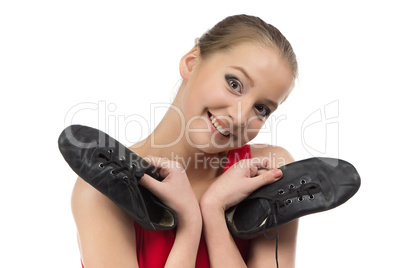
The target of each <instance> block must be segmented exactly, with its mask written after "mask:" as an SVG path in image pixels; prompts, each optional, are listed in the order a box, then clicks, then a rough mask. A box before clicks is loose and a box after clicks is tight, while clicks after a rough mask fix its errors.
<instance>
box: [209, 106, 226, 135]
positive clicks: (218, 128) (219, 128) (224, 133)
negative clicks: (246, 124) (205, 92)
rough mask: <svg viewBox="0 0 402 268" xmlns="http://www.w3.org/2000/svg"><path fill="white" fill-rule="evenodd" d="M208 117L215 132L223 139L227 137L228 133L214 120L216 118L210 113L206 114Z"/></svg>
mask: <svg viewBox="0 0 402 268" xmlns="http://www.w3.org/2000/svg"><path fill="white" fill-rule="evenodd" d="M208 115H209V119H210V120H211V123H212V124H213V125H214V127H215V128H216V130H218V131H219V133H220V134H222V135H223V136H225V137H229V136H230V132H229V131H227V130H225V129H224V128H223V127H222V126H221V125H220V124H219V122H218V120H216V118H215V117H214V116H213V115H212V114H211V113H210V112H208Z"/></svg>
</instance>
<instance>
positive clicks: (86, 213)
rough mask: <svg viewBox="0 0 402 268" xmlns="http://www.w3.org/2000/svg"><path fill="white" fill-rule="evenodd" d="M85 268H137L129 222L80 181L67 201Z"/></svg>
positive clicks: (127, 218)
mask: <svg viewBox="0 0 402 268" xmlns="http://www.w3.org/2000/svg"><path fill="white" fill-rule="evenodd" d="M71 206H72V212H73V215H74V220H75V223H76V225H77V229H78V241H79V244H80V251H81V257H82V261H83V264H84V266H85V268H93V267H96V268H102V267H122V268H125V267H127V268H135V267H138V264H137V255H136V243H135V240H136V239H135V231H134V226H133V221H132V220H131V219H130V218H129V217H128V216H127V215H126V213H124V212H123V211H122V210H121V209H120V208H119V207H117V206H116V205H115V204H114V203H113V202H112V201H110V200H109V199H108V198H107V197H106V196H104V195H103V194H101V193H100V192H98V191H97V190H96V189H95V188H93V187H92V186H91V185H89V184H88V183H86V182H85V181H84V180H82V179H81V178H78V179H77V182H76V184H75V186H74V190H73V194H72V199H71Z"/></svg>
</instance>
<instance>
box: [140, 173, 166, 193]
mask: <svg viewBox="0 0 402 268" xmlns="http://www.w3.org/2000/svg"><path fill="white" fill-rule="evenodd" d="M160 183H161V182H160V181H158V180H155V178H153V177H151V176H149V175H148V174H144V176H142V178H141V179H140V181H139V184H140V185H142V186H144V187H145V188H147V189H148V190H150V191H151V192H152V193H154V194H155V195H156V194H157V192H158V190H159V184H160Z"/></svg>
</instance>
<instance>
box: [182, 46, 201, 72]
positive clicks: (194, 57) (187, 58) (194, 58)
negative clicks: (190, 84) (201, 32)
mask: <svg viewBox="0 0 402 268" xmlns="http://www.w3.org/2000/svg"><path fill="white" fill-rule="evenodd" d="M199 60H200V48H199V47H198V46H195V47H194V48H193V49H191V50H190V51H189V52H188V53H187V54H186V55H184V56H183V57H182V58H181V60H180V66H179V68H180V76H181V78H183V80H188V78H189V77H190V75H191V73H192V71H193V70H194V67H195V66H196V64H197V63H198V62H199Z"/></svg>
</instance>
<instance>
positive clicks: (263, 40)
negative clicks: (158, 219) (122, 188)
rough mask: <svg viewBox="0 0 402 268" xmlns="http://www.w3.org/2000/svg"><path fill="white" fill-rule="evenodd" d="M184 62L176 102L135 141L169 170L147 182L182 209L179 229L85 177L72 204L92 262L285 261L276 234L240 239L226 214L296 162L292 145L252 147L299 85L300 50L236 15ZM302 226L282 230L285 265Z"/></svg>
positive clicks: (86, 261)
mask: <svg viewBox="0 0 402 268" xmlns="http://www.w3.org/2000/svg"><path fill="white" fill-rule="evenodd" d="M179 68H180V75H181V77H182V79H183V81H182V84H181V86H180V88H179V91H178V93H177V95H176V97H175V99H174V101H173V103H172V106H171V108H170V109H169V110H168V111H167V113H166V115H165V116H164V118H163V119H162V121H161V122H160V124H159V125H158V126H157V127H156V129H155V130H154V132H153V133H152V134H151V135H150V136H149V137H147V138H146V139H145V140H143V141H141V142H139V143H138V144H134V145H133V146H132V147H131V149H132V150H133V151H134V152H135V153H137V154H138V155H140V156H141V157H146V159H147V160H148V161H149V162H150V163H151V164H152V165H154V166H156V167H157V168H159V169H160V175H161V176H162V177H163V178H164V180H163V181H162V182H159V181H156V180H154V179H153V178H151V177H149V176H148V175H144V177H143V178H142V179H141V181H140V183H141V185H143V186H144V187H146V188H148V189H149V190H150V191H151V192H152V193H154V194H155V195H156V196H158V197H159V198H160V199H161V200H162V201H163V202H164V203H165V204H166V205H168V206H169V207H171V208H172V209H174V210H175V211H176V213H177V218H178V221H177V227H176V229H174V230H169V231H159V232H152V231H147V230H145V229H143V228H142V227H140V226H139V225H138V224H135V223H133V220H132V219H130V218H129V217H128V216H127V215H126V214H125V213H124V212H123V211H122V210H121V209H119V208H118V207H117V206H116V205H115V204H114V203H113V202H112V201H110V200H109V199H108V198H107V197H105V196H104V195H102V194H101V193H100V192H98V191H97V190H95V189H94V188H93V187H92V186H90V185H89V184H87V183H86V182H85V181H83V180H82V179H80V178H78V179H77V182H76V185H75V187H74V190H73V195H72V210H73V214H74V219H75V222H76V225H77V229H78V241H79V246H80V251H81V256H82V262H83V266H85V267H86V268H92V267H97V268H99V267H119V268H123V267H130V268H131V267H147V268H152V267H175V268H177V267H209V266H211V267H275V266H276V264H275V241H272V240H267V239H266V238H265V237H264V236H263V235H262V236H261V237H257V238H254V239H252V240H239V239H234V238H233V237H232V236H231V235H230V233H229V231H228V228H227V226H226V222H225V217H224V212H225V210H226V209H228V208H229V207H231V206H233V205H235V204H237V203H239V202H240V201H242V200H243V199H245V198H246V197H247V196H248V195H249V194H250V193H251V192H253V191H254V190H256V189H258V188H259V187H261V186H263V185H266V184H270V183H272V182H274V181H276V180H278V179H280V177H281V176H282V173H281V171H280V170H279V169H277V168H278V167H279V165H284V164H287V163H290V162H292V161H293V158H292V156H291V155H290V154H289V153H288V152H287V151H286V150H285V149H283V148H280V147H275V146H271V145H265V146H261V145H258V146H256V145H254V146H253V145H249V144H247V143H248V142H249V141H251V140H252V139H253V138H254V137H256V135H257V134H258V131H259V130H260V129H261V127H262V126H263V124H264V122H265V121H266V120H267V118H268V116H269V115H270V114H271V113H272V112H274V111H275V110H276V109H277V107H278V105H279V104H281V103H282V102H283V101H284V100H285V99H286V97H287V96H288V94H289V93H290V91H291V89H292V87H293V85H294V80H295V78H296V76H297V62H296V57H295V54H294V53H293V50H292V47H291V45H290V44H289V42H288V41H287V40H286V38H285V37H284V36H283V35H282V34H281V33H280V32H279V31H278V30H277V29H276V28H275V27H273V26H271V25H269V24H266V23H265V22H263V21H262V20H261V19H259V18H257V17H253V16H247V15H238V16H232V17H228V18H226V19H224V20H223V21H221V22H219V23H218V24H217V25H215V26H214V27H213V28H212V29H211V30H209V31H208V32H207V33H205V34H204V35H203V36H202V37H201V38H199V39H198V40H197V42H196V45H195V46H194V48H193V49H191V50H190V51H189V52H188V53H187V54H185V55H184V56H183V57H182V59H181V61H180V67H179ZM272 156H275V157H272ZM297 225H298V222H297V220H296V221H293V222H291V223H288V224H286V225H283V226H281V227H280V228H279V236H280V241H279V255H278V258H279V262H280V264H281V267H294V266H295V250H296V236H297Z"/></svg>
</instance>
